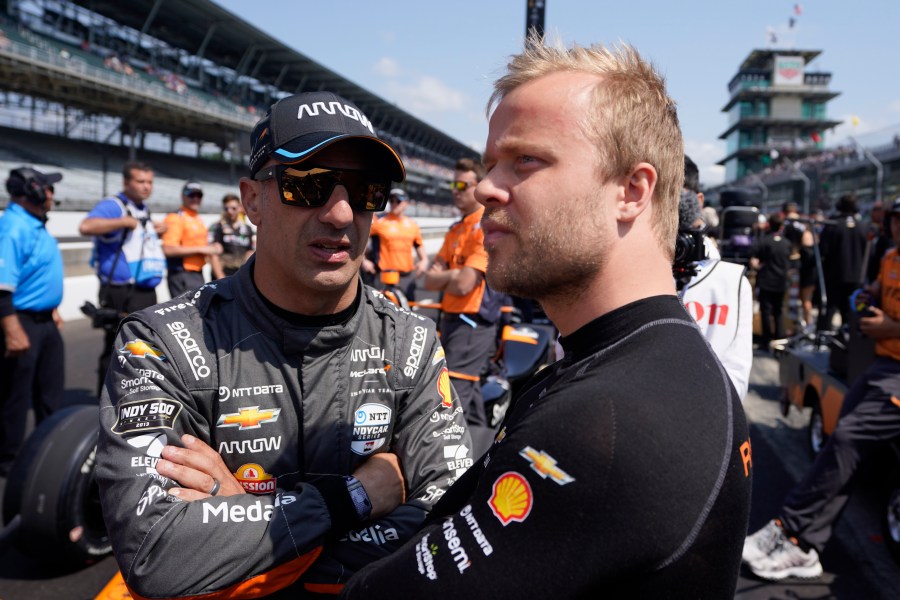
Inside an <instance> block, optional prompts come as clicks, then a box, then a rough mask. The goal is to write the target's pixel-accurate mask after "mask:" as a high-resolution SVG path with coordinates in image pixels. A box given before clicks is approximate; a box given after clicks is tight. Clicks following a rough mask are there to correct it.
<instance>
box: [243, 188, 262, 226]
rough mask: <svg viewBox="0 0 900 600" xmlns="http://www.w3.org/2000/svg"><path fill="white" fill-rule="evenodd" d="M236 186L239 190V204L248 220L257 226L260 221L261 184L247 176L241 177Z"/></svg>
mask: <svg viewBox="0 0 900 600" xmlns="http://www.w3.org/2000/svg"><path fill="white" fill-rule="evenodd" d="M238 186H239V187H240V190H241V204H242V205H243V206H244V213H245V214H246V215H247V218H248V219H250V222H251V223H253V224H254V225H256V226H257V227H259V225H260V223H262V206H261V205H260V204H261V202H262V194H261V190H262V185H261V184H260V183H259V182H258V181H253V180H252V179H250V178H249V177H241V180H240V182H239V183H238Z"/></svg>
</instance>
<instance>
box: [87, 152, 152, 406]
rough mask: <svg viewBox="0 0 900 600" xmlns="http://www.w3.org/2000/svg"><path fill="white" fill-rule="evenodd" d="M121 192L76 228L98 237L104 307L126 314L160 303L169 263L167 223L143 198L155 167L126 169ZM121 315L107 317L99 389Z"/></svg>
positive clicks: (96, 256) (139, 165) (97, 263)
mask: <svg viewBox="0 0 900 600" xmlns="http://www.w3.org/2000/svg"><path fill="white" fill-rule="evenodd" d="M122 179H123V185H122V191H121V192H119V193H118V194H116V195H115V196H111V197H109V198H104V199H103V200H101V201H100V202H98V203H97V205H96V206H94V208H93V209H91V212H89V213H88V215H87V217H85V219H84V221H82V222H81V225H80V226H79V228H78V231H79V232H80V233H81V235H92V236H94V256H93V257H92V259H91V260H92V264H93V265H94V267H95V268H96V270H97V277H98V278H99V279H100V306H101V307H103V308H108V309H112V310H114V311H115V312H117V313H118V314H119V317H120V318H122V317H125V316H126V315H128V314H129V313H132V312H134V311H136V310H140V309H142V308H147V307H148V306H153V305H154V304H156V286H157V285H159V282H160V281H162V276H163V272H164V270H165V267H166V261H165V256H164V255H163V251H162V244H161V242H160V240H159V235H160V234H162V232H163V231H165V227H164V226H163V225H157V224H155V223H154V222H153V221H151V220H150V211H149V209H148V208H147V207H146V206H145V204H144V201H145V200H147V198H149V197H150V194H152V193H153V169H152V168H151V167H150V166H149V165H146V164H144V163H141V162H128V163H125V166H124V167H123V168H122ZM118 324H119V319H112V320H109V321H108V322H106V323H105V324H104V325H103V327H104V329H105V330H106V337H105V339H104V341H103V352H102V353H101V354H100V365H99V370H98V382H97V390H98V392H97V393H98V394H99V393H100V392H99V391H100V390H101V389H102V388H103V380H104V379H105V378H106V370H107V367H108V366H109V358H110V356H111V355H112V344H113V342H114V341H115V336H116V329H117V328H118Z"/></svg>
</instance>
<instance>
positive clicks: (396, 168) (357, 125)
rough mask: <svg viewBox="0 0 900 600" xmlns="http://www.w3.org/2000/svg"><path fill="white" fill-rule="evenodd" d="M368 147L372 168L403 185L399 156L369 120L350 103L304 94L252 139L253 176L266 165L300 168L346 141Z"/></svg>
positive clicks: (285, 103) (277, 107)
mask: <svg viewBox="0 0 900 600" xmlns="http://www.w3.org/2000/svg"><path fill="white" fill-rule="evenodd" d="M351 139H353V140H359V143H363V144H366V145H367V146H369V150H370V152H369V153H368V154H367V156H368V157H371V159H372V161H373V163H375V164H374V165H373V166H374V167H375V168H377V169H378V170H379V171H384V172H386V174H387V175H389V176H390V178H391V181H403V180H404V179H405V178H406V170H405V169H404V168H403V161H401V160H400V156H399V155H398V154H397V152H396V151H395V150H394V149H393V148H391V147H390V146H389V145H388V144H387V143H386V142H384V141H383V140H381V139H379V138H378V136H377V135H376V133H375V128H374V127H373V126H372V123H370V122H369V119H368V118H367V117H366V116H365V115H364V114H363V112H362V111H361V110H359V109H358V108H357V107H356V106H355V105H354V104H353V103H352V102H350V101H349V100H346V99H344V98H341V97H340V96H338V95H336V94H333V93H331V92H305V93H302V94H294V95H293V96H287V97H286V98H282V99H281V100H279V101H278V102H276V103H275V104H273V105H272V106H271V108H269V112H267V113H266V116H265V117H263V119H262V120H261V121H260V122H259V123H257V124H256V126H255V127H254V128H253V132H252V133H251V134H250V176H251V177H252V176H254V175H256V173H257V172H258V171H259V170H260V168H262V166H263V165H264V164H266V162H268V160H269V159H270V158H271V159H274V160H275V161H277V162H279V163H282V164H296V163H299V162H302V161H304V160H306V159H308V158H310V157H312V156H315V154H316V153H317V152H319V151H320V150H322V149H324V148H327V147H328V146H330V145H332V144H334V143H335V142H338V141H342V140H351Z"/></svg>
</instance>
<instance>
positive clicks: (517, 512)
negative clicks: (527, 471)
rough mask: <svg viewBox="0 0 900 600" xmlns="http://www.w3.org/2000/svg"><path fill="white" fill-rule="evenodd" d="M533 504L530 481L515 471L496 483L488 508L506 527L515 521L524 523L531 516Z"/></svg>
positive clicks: (503, 476)
mask: <svg viewBox="0 0 900 600" xmlns="http://www.w3.org/2000/svg"><path fill="white" fill-rule="evenodd" d="M533 502H534V498H533V496H532V494H531V486H530V485H528V481H527V480H526V479H525V478H524V477H522V475H520V474H519V473H516V472H515V471H507V472H506V473H504V474H503V475H501V476H500V477H498V478H497V480H496V481H495V482H494V487H493V492H492V493H491V497H490V499H489V500H488V506H489V507H490V508H491V512H493V513H494V516H495V517H497V519H499V520H500V522H501V523H503V526H504V527H506V526H507V525H509V524H510V523H512V522H513V521H516V522H518V523H522V522H524V521H525V519H527V518H528V515H529V514H531V506H532V504H533Z"/></svg>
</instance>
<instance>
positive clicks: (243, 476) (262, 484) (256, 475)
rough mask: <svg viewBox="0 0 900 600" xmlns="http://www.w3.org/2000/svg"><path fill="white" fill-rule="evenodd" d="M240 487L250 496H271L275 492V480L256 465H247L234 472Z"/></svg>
mask: <svg viewBox="0 0 900 600" xmlns="http://www.w3.org/2000/svg"><path fill="white" fill-rule="evenodd" d="M234 477H235V479H237V480H238V481H239V482H240V484H241V487H243V488H244V490H246V491H247V492H249V493H251V494H271V493H273V492H274V491H275V483H276V481H277V478H276V477H275V476H273V475H270V474H269V473H266V470H265V469H263V468H262V466H260V465H258V464H256V463H247V464H245V465H241V466H240V467H238V470H237V471H235V472H234Z"/></svg>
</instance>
